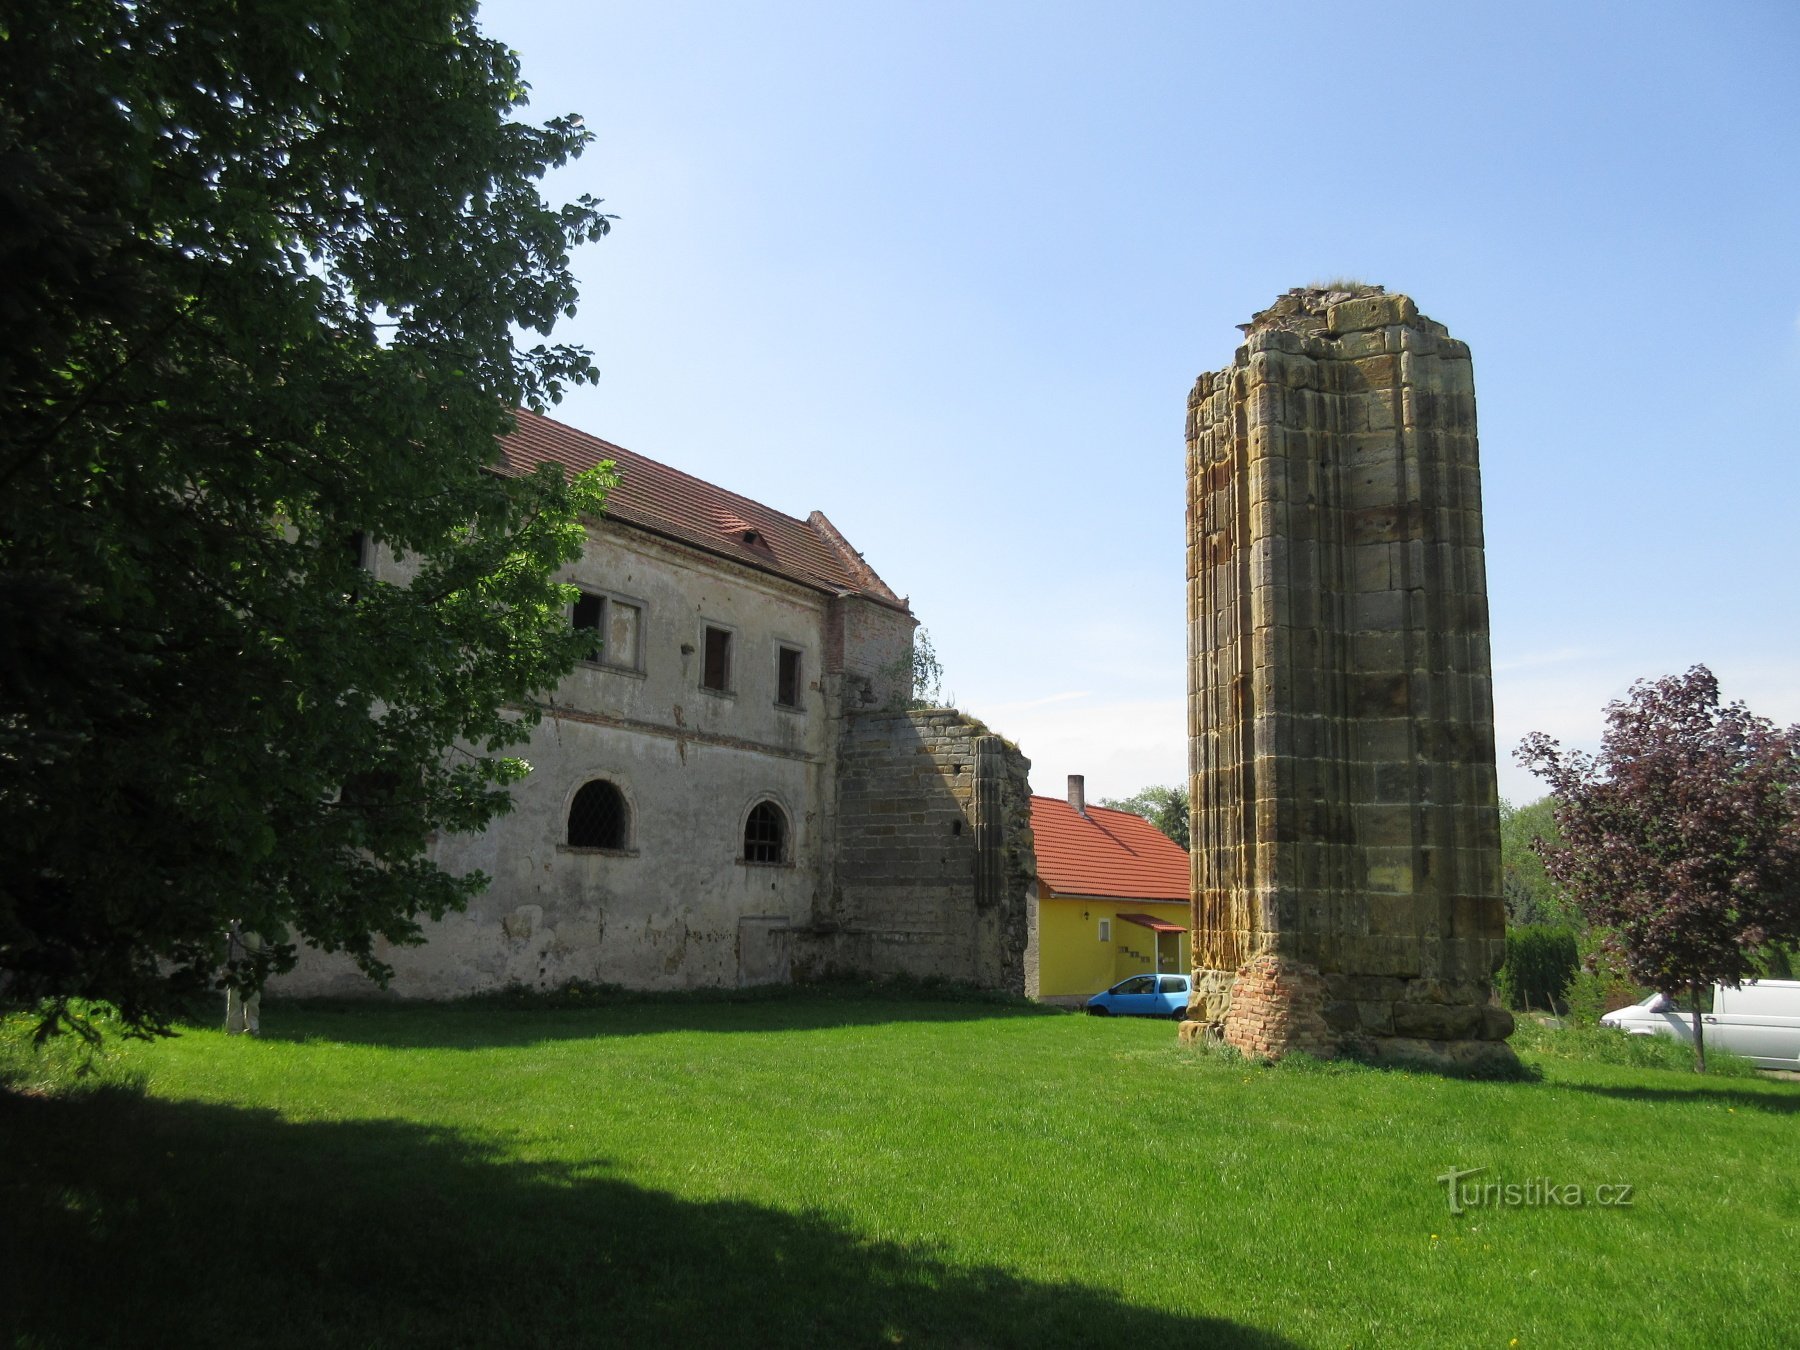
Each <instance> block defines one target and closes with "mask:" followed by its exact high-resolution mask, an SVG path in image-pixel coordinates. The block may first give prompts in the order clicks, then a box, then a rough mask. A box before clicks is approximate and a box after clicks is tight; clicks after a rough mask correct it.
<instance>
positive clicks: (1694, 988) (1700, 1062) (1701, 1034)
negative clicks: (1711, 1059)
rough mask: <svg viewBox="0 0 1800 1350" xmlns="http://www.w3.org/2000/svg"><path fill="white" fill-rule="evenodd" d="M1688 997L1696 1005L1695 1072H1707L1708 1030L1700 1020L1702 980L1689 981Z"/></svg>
mask: <svg viewBox="0 0 1800 1350" xmlns="http://www.w3.org/2000/svg"><path fill="white" fill-rule="evenodd" d="M1688 998H1689V1000H1690V1001H1692V1003H1693V1005H1694V1072H1695V1073H1705V1072H1706V1032H1705V1031H1703V1030H1702V1029H1701V1026H1702V1024H1701V1021H1700V982H1699V981H1698V980H1689V981H1688Z"/></svg>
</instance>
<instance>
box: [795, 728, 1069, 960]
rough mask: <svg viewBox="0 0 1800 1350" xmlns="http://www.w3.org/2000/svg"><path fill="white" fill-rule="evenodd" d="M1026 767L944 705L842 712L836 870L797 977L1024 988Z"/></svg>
mask: <svg viewBox="0 0 1800 1350" xmlns="http://www.w3.org/2000/svg"><path fill="white" fill-rule="evenodd" d="M1029 768H1030V762H1029V761H1028V760H1027V759H1026V758H1025V757H1024V756H1023V755H1022V754H1020V753H1019V751H1018V749H1017V748H1016V747H1013V746H1011V745H1008V744H1007V743H1006V742H1005V741H1003V740H1001V738H1000V737H998V736H995V735H993V734H991V733H989V732H988V730H987V728H985V727H984V726H982V725H981V724H980V723H979V722H977V721H975V720H974V719H972V718H969V717H966V716H964V715H963V714H961V713H958V712H956V711H954V710H951V709H928V710H925V711H915V712H894V713H860V714H855V715H853V716H851V717H850V718H849V719H848V722H847V724H846V727H845V731H844V739H843V742H842V745H841V747H840V751H839V755H838V762H837V807H836V812H835V816H836V830H837V845H836V863H835V879H834V882H833V885H832V888H831V892H830V894H829V896H828V897H827V898H826V901H825V903H824V904H823V905H821V907H820V908H819V910H818V912H817V914H816V916H815V920H814V924H813V926H812V931H811V932H809V933H807V934H805V935H801V936H799V937H797V938H796V948H795V952H796V955H795V963H796V971H797V973H802V974H824V973H828V972H832V971H844V972H855V973H859V974H869V975H877V976H884V975H913V976H936V977H940V978H944V979H949V980H957V981H963V982H967V983H972V984H977V985H980V986H982V987H984V988H994V989H1008V990H1011V991H1013V992H1015V993H1022V992H1023V990H1024V982H1025V975H1024V958H1025V947H1026V939H1027V926H1028V924H1029V921H1030V911H1031V896H1032V893H1033V888H1034V887H1035V885H1036V881H1037V862H1036V855H1035V853H1034V852H1033V850H1032V840H1031V789H1030V786H1029V784H1028V782H1027V778H1026V775H1027V771H1028V770H1029Z"/></svg>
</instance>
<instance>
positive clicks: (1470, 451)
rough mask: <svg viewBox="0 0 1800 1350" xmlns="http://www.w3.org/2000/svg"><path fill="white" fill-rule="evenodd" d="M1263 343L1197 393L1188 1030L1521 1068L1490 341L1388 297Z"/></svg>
mask: <svg viewBox="0 0 1800 1350" xmlns="http://www.w3.org/2000/svg"><path fill="white" fill-rule="evenodd" d="M1245 332H1246V334H1247V337H1246V340H1245V343H1244V345H1243V346H1242V347H1240V348H1239V349H1238V352H1237V356H1236V359H1235V360H1234V361H1233V363H1232V364H1231V365H1230V366H1229V367H1227V368H1226V369H1224V370H1221V371H1218V372H1215V373H1213V374H1208V375H1202V376H1201V377H1200V378H1199V380H1198V381H1197V382H1196V383H1195V385H1194V390H1193V393H1192V395H1191V396H1190V397H1189V400H1188V430H1187V438H1188V441H1187V444H1188V461H1187V469H1188V517H1187V530H1188V537H1187V543H1188V659H1189V670H1190V673H1189V683H1188V704H1189V707H1188V734H1189V771H1190V775H1191V783H1190V787H1191V791H1192V831H1191V833H1192V847H1191V850H1190V851H1191V854H1192V858H1193V928H1192V934H1193V943H1194V970H1195V974H1196V980H1195V993H1194V995H1193V1000H1192V1003H1191V1005H1190V1007H1189V1010H1188V1017H1189V1021H1188V1022H1187V1023H1186V1024H1184V1026H1183V1034H1184V1036H1189V1037H1191V1036H1195V1035H1200V1034H1210V1035H1214V1036H1219V1037H1222V1038H1223V1039H1224V1040H1225V1041H1226V1042H1227V1043H1230V1044H1233V1045H1236V1046H1238V1047H1239V1048H1240V1049H1242V1050H1244V1051H1245V1052H1247V1053H1251V1054H1257V1055H1269V1056H1278V1055H1281V1054H1284V1053H1286V1052H1288V1051H1290V1050H1296V1049H1299V1050H1307V1051H1310V1052H1313V1053H1322V1054H1331V1053H1337V1052H1351V1053H1357V1054H1362V1055H1366V1056H1370V1057H1373V1058H1377V1059H1417V1060H1426V1061H1435V1062H1439V1063H1451V1064H1475V1065H1485V1066H1487V1067H1493V1068H1499V1067H1503V1066H1504V1065H1506V1064H1508V1063H1510V1062H1511V1051H1510V1050H1509V1049H1508V1048H1507V1047H1506V1045H1505V1044H1504V1041H1505V1038H1506V1036H1507V1035H1509V1034H1510V1033H1511V1030H1512V1019H1511V1017H1510V1016H1509V1015H1508V1014H1507V1013H1506V1012H1504V1010H1502V1009H1499V1008H1495V1007H1491V1006H1489V981H1490V978H1491V977H1492V975H1493V972H1494V971H1495V970H1496V969H1497V967H1498V965H1499V963H1500V961H1501V959H1502V956H1503V954H1504V951H1505V918H1504V911H1503V909H1502V906H1501V901H1500V841H1499V816H1498V810H1497V808H1498V798H1497V794H1496V786H1495V777H1494V721H1493V698H1492V685H1491V674H1490V668H1489V655H1488V616H1487V581H1486V573H1485V564H1484V560H1483V548H1482V527H1481V477H1480V469H1479V466H1478V460H1477V454H1476V441H1475V386H1474V380H1473V377H1472V375H1471V372H1470V363H1469V349H1468V347H1467V346H1465V345H1464V344H1463V343H1461V342H1458V341H1457V340H1455V339H1454V338H1452V337H1451V336H1450V335H1449V332H1448V330H1446V329H1445V328H1444V327H1443V325H1441V324H1438V323H1434V322H1432V321H1431V320H1430V319H1427V318H1425V317H1424V316H1422V315H1421V314H1420V313H1419V312H1418V310H1417V308H1416V307H1415V306H1414V305H1413V302H1412V301H1411V300H1410V299H1408V298H1407V297H1406V296H1403V295H1387V294H1384V293H1383V292H1382V291H1381V289H1380V288H1379V287H1366V286H1358V287H1354V288H1351V289H1344V290H1321V289H1316V288H1306V289H1299V290H1294V291H1290V292H1289V293H1288V294H1287V295H1284V296H1282V297H1281V298H1280V299H1279V300H1277V301H1276V302H1275V304H1274V305H1273V306H1271V307H1270V308H1269V309H1267V310H1265V311H1263V312H1262V313H1260V314H1258V315H1256V316H1255V318H1254V319H1253V320H1252V321H1251V322H1250V323H1249V324H1247V325H1245Z"/></svg>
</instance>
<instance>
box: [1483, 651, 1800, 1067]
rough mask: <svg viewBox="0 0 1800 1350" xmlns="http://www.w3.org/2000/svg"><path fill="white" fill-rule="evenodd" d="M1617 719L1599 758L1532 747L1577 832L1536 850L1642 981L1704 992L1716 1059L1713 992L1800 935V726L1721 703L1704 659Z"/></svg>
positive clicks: (1561, 818)
mask: <svg viewBox="0 0 1800 1350" xmlns="http://www.w3.org/2000/svg"><path fill="white" fill-rule="evenodd" d="M1606 721H1607V729H1606V732H1605V735H1604V737H1603V738H1602V741H1601V749H1600V754H1599V756H1598V757H1597V758H1596V757H1590V756H1588V755H1585V754H1582V753H1580V752H1579V751H1564V750H1563V749H1562V748H1561V747H1560V746H1559V745H1558V743H1557V742H1556V741H1554V740H1551V739H1550V738H1549V737H1548V736H1545V735H1543V734H1541V733H1534V734H1533V735H1531V736H1528V737H1526V738H1525V740H1524V742H1523V743H1521V745H1520V746H1519V749H1518V751H1517V755H1518V758H1519V760H1520V761H1521V762H1522V763H1524V764H1525V765H1526V766H1527V767H1529V768H1530V769H1531V770H1532V772H1534V773H1536V774H1537V775H1538V776H1539V777H1540V778H1543V779H1544V780H1545V781H1547V782H1548V783H1549V784H1550V786H1551V788H1552V790H1553V791H1554V793H1555V797H1556V806H1555V808H1554V809H1555V815H1556V823H1557V825H1558V826H1559V827H1560V829H1561V830H1562V834H1563V841H1564V842H1562V843H1561V844H1554V843H1549V842H1540V843H1539V844H1538V846H1537V847H1538V849H1539V852H1540V854H1541V856H1542V857H1543V859H1544V866H1545V868H1546V870H1547V871H1548V872H1549V874H1550V876H1551V877H1552V878H1554V879H1555V880H1556V882H1557V883H1558V884H1559V885H1560V886H1561V887H1562V888H1563V889H1564V890H1565V891H1566V892H1567V893H1568V894H1569V896H1570V897H1571V898H1572V899H1573V900H1574V901H1575V903H1576V904H1578V905H1579V906H1580V907H1581V909H1582V912H1583V913H1584V915H1585V916H1586V917H1587V919H1588V921H1589V922H1590V923H1591V924H1593V925H1594V926H1595V927H1597V928H1600V929H1603V930H1605V931H1606V940H1607V942H1608V943H1609V945H1611V946H1613V947H1615V948H1616V949H1617V951H1618V953H1619V954H1620V955H1621V956H1622V957H1623V959H1624V962H1625V965H1626V968H1627V970H1628V971H1629V972H1630V974H1631V976H1632V977H1633V978H1634V979H1637V980H1638V981H1640V982H1641V983H1643V984H1646V985H1649V986H1651V987H1652V988H1655V989H1658V990H1661V991H1662V992H1664V993H1667V994H1674V993H1678V992H1681V991H1686V992H1688V993H1689V994H1690V996H1691V998H1692V1006H1693V1008H1694V1009H1695V1011H1694V1056H1695V1066H1696V1068H1698V1069H1701V1070H1704V1069H1705V1067H1706V1044H1705V1040H1704V1033H1703V1031H1702V1029H1701V1022H1700V1013H1699V1009H1700V1006H1701V992H1702V990H1703V988H1705V987H1706V986H1708V985H1711V984H1713V983H1719V984H1726V985H1730V986H1733V987H1735V986H1737V985H1738V984H1739V983H1741V982H1742V981H1743V980H1744V979H1745V978H1746V977H1749V976H1752V975H1754V974H1755V973H1756V970H1757V964H1758V960H1759V948H1761V947H1762V946H1763V945H1764V944H1766V943H1771V942H1779V943H1791V942H1793V941H1794V939H1795V938H1796V937H1800V727H1790V728H1788V729H1787V730H1786V731H1782V730H1778V729H1777V728H1776V727H1775V726H1774V724H1773V723H1771V722H1770V721H1768V719H1766V718H1762V717H1757V716H1755V715H1753V714H1752V713H1751V712H1750V711H1749V709H1748V708H1746V707H1745V706H1744V705H1743V704H1742V703H1730V704H1723V705H1722V704H1721V703H1720V702H1719V685H1718V681H1717V680H1716V679H1714V678H1713V674H1712V672H1711V671H1709V670H1707V669H1706V667H1704V666H1695V667H1694V668H1693V669H1692V670H1690V671H1688V673H1687V674H1686V675H1684V676H1679V677H1677V676H1671V677H1669V678H1666V679H1662V680H1657V681H1654V682H1651V681H1639V682H1638V683H1637V684H1635V685H1633V686H1632V689H1631V695H1630V697H1629V698H1627V699H1624V700H1621V701H1619V702H1615V703H1613V704H1611V705H1610V706H1609V707H1608V708H1607V710H1606Z"/></svg>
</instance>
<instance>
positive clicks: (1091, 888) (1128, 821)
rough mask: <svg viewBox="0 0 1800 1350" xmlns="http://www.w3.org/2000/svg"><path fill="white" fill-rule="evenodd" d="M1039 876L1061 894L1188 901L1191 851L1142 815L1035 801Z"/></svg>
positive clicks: (1033, 827) (1059, 800) (1033, 825)
mask: <svg viewBox="0 0 1800 1350" xmlns="http://www.w3.org/2000/svg"><path fill="white" fill-rule="evenodd" d="M1031 832H1032V834H1033V835H1034V836H1035V837H1036V839H1037V866H1038V877H1039V879H1040V880H1041V881H1043V882H1044V883H1045V884H1046V885H1047V886H1049V887H1050V889H1051V890H1053V891H1056V892H1058V893H1059V894H1062V895H1095V896H1117V897H1120V898H1122V899H1128V900H1186V899H1187V898H1188V855H1187V850H1186V849H1185V848H1183V847H1182V846H1181V845H1180V844H1178V843H1176V842H1175V841H1174V840H1173V839H1171V838H1169V836H1168V835H1166V834H1164V833H1163V832H1162V831H1161V830H1159V829H1157V828H1156V826H1154V825H1152V824H1151V823H1150V822H1149V821H1147V820H1145V819H1144V818H1143V817H1142V816H1134V815H1132V814H1131V812H1129V811H1115V810H1113V809H1111V808H1110V807H1105V806H1090V807H1088V809H1087V814H1086V815H1083V814H1082V813H1081V812H1079V811H1077V810H1076V809H1075V808H1074V807H1073V806H1070V805H1069V803H1068V802H1066V801H1064V800H1063V799H1062V798H1061V797H1033V798H1032V799H1031Z"/></svg>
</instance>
